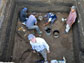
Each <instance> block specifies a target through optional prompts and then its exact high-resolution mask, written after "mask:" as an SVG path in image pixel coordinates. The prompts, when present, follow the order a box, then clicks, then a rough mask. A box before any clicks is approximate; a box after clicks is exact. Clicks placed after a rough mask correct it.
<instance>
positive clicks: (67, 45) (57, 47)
mask: <svg viewBox="0 0 84 63" xmlns="http://www.w3.org/2000/svg"><path fill="white" fill-rule="evenodd" d="M44 14H45V13H43V14H42V15H44ZM56 15H57V20H56V21H55V23H54V24H53V25H52V26H48V27H51V28H52V32H53V31H54V30H59V31H60V35H59V38H54V37H53V34H52V33H51V35H47V34H46V32H45V26H43V24H44V20H43V21H38V25H39V27H40V29H41V31H42V32H43V33H42V36H41V37H42V38H44V39H45V40H46V41H47V43H48V44H49V46H50V51H51V53H50V54H48V61H50V60H53V59H57V60H60V59H62V57H63V56H65V58H66V60H67V63H75V62H74V54H73V37H72V30H70V32H69V33H68V34H64V29H65V22H62V21H61V18H62V17H67V16H68V14H67V13H56ZM17 26H19V24H18V25H17ZM29 32H30V33H31V31H29ZM35 35H36V36H38V34H36V33H35ZM26 38H27V36H26ZM29 49H31V46H30V44H29V41H28V40H27V39H24V38H22V37H21V36H20V35H19V34H18V33H17V32H16V36H15V44H14V51H13V61H15V62H16V63H35V61H37V60H39V59H40V57H39V55H37V53H32V52H31V50H29Z"/></svg>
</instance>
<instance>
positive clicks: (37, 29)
mask: <svg viewBox="0 0 84 63" xmlns="http://www.w3.org/2000/svg"><path fill="white" fill-rule="evenodd" d="M28 29H35V30H36V31H37V32H38V33H40V29H39V27H38V26H37V25H34V26H31V27H28Z"/></svg>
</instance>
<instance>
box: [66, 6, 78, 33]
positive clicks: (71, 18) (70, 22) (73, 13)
mask: <svg viewBox="0 0 84 63" xmlns="http://www.w3.org/2000/svg"><path fill="white" fill-rule="evenodd" d="M76 17H77V13H76V6H72V7H71V11H70V13H69V16H68V18H67V21H66V29H65V33H68V32H69V30H70V28H71V27H72V25H73V24H74V23H75V21H76Z"/></svg>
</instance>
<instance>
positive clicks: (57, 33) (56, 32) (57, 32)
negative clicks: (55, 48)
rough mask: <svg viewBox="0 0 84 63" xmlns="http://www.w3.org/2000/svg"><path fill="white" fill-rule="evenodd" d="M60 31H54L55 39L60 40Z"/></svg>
mask: <svg viewBox="0 0 84 63" xmlns="http://www.w3.org/2000/svg"><path fill="white" fill-rule="evenodd" d="M59 33H60V32H59V30H54V31H53V36H54V38H58V37H59Z"/></svg>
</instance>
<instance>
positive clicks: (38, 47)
mask: <svg viewBox="0 0 84 63" xmlns="http://www.w3.org/2000/svg"><path fill="white" fill-rule="evenodd" d="M28 39H29V40H30V45H31V46H32V49H33V52H34V53H35V51H37V52H39V53H40V54H41V55H42V57H43V58H44V63H48V61H47V53H50V50H49V45H48V44H47V42H46V41H45V40H44V39H43V38H40V37H35V36H34V35H33V34H29V35H28Z"/></svg>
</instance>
